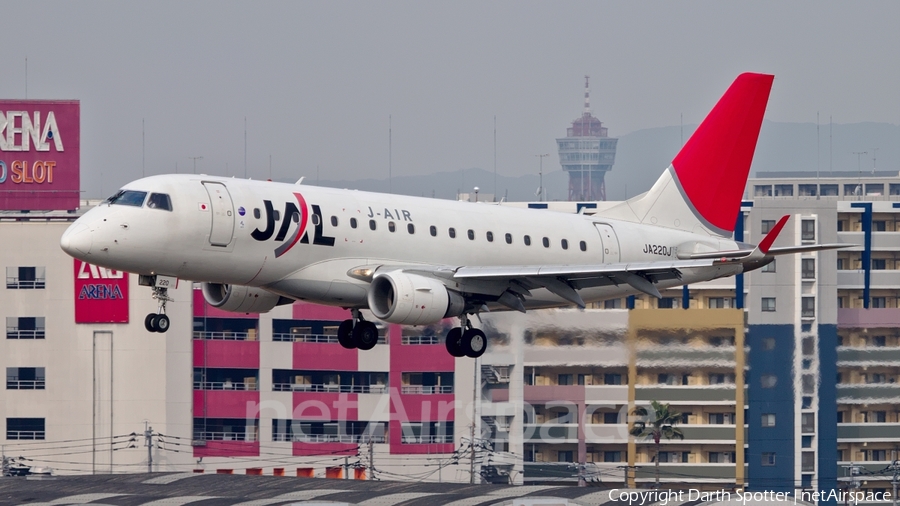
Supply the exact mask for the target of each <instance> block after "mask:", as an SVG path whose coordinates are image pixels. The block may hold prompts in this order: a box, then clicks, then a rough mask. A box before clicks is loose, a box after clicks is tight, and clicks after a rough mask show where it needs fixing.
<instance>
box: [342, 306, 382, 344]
mask: <svg viewBox="0 0 900 506" xmlns="http://www.w3.org/2000/svg"><path fill="white" fill-rule="evenodd" d="M350 312H351V313H352V314H353V318H351V319H349V320H344V321H343V322H341V325H340V326H339V327H338V342H339V343H341V346H343V347H344V348H347V349H348V350H352V349H355V348H359V349H360V350H371V349H372V348H374V347H375V345H376V344H378V327H376V326H375V324H374V323H372V322H370V321H367V320H364V319H363V317H362V314H361V313H360V312H359V309H352V310H351V311H350Z"/></svg>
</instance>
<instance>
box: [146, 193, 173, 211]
mask: <svg viewBox="0 0 900 506" xmlns="http://www.w3.org/2000/svg"><path fill="white" fill-rule="evenodd" d="M147 207H149V208H150V209H163V210H165V211H171V210H172V201H171V199H169V196H168V195H166V194H165V193H151V194H150V198H149V199H147Z"/></svg>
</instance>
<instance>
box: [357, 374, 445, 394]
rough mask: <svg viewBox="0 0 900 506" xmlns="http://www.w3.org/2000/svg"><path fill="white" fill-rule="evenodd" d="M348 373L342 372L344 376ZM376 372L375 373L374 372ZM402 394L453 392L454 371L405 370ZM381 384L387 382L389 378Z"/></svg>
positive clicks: (402, 377) (402, 378)
mask: <svg viewBox="0 0 900 506" xmlns="http://www.w3.org/2000/svg"><path fill="white" fill-rule="evenodd" d="M345 374H346V373H341V376H344V375H345ZM373 374H374V373H373ZM401 383H402V386H401V389H400V393H402V394H452V393H453V373H452V372H405V373H403V374H402V375H401ZM381 384H387V378H386V377H385V378H384V381H383V382H381Z"/></svg>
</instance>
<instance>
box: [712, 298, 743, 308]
mask: <svg viewBox="0 0 900 506" xmlns="http://www.w3.org/2000/svg"><path fill="white" fill-rule="evenodd" d="M736 305H737V304H736V301H735V300H734V297H710V298H709V299H708V301H707V307H709V308H710V309H728V308H732V307H735V306H736Z"/></svg>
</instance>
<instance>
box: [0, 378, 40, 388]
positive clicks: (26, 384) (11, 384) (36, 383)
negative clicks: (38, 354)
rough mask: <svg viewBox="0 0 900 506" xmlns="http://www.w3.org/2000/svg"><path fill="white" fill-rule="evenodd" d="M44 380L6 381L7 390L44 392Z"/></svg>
mask: <svg viewBox="0 0 900 506" xmlns="http://www.w3.org/2000/svg"><path fill="white" fill-rule="evenodd" d="M45 388H46V384H45V383H44V380H10V379H7V380H6V389H7V390H44V389H45Z"/></svg>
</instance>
